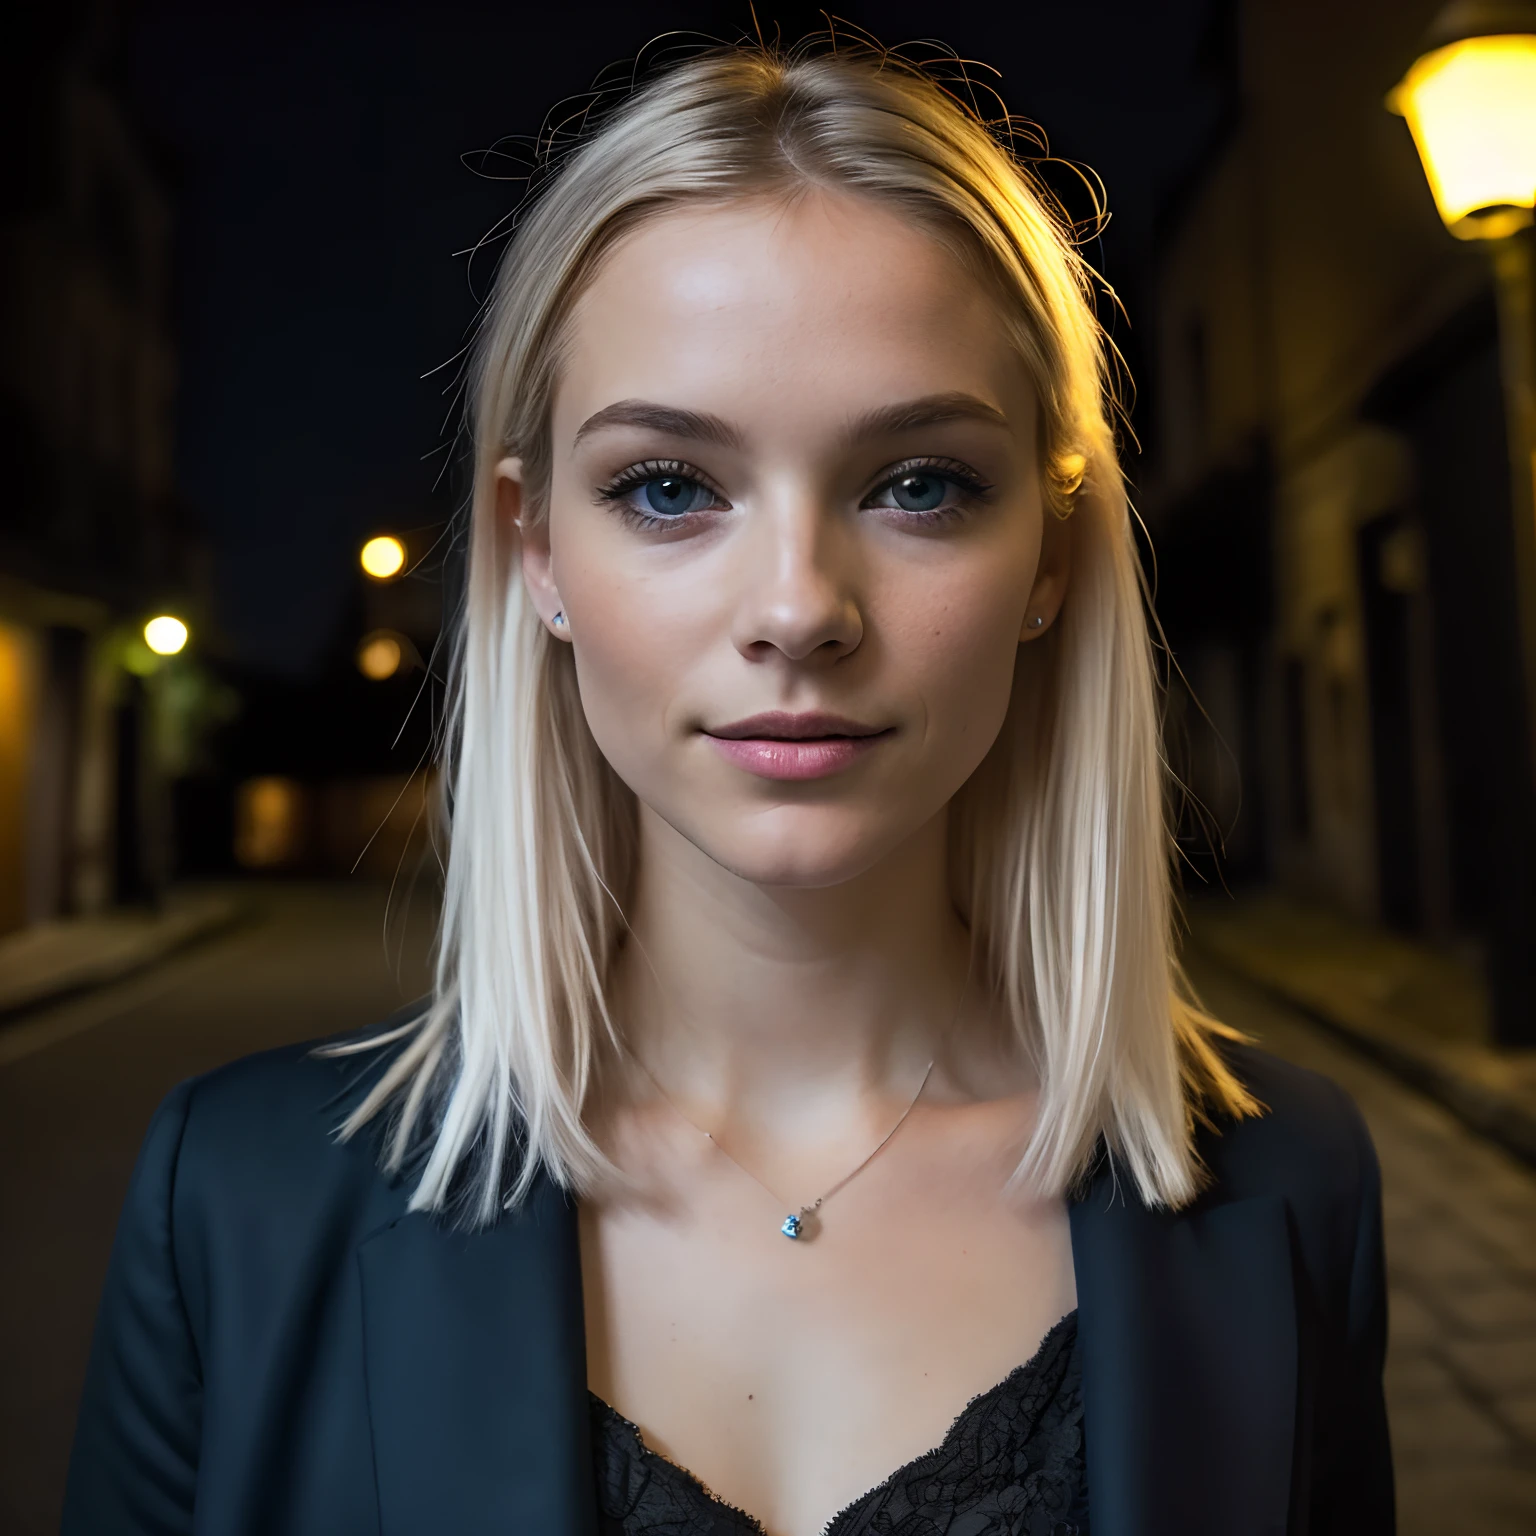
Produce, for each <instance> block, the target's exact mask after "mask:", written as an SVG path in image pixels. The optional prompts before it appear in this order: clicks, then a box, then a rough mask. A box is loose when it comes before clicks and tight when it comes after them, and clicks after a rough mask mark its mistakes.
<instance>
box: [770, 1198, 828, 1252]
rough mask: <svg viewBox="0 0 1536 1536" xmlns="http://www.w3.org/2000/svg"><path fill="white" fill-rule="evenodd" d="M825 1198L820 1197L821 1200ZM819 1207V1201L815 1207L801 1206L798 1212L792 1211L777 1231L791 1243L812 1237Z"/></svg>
mask: <svg viewBox="0 0 1536 1536" xmlns="http://www.w3.org/2000/svg"><path fill="white" fill-rule="evenodd" d="M825 1198H826V1197H825V1196H823V1197H822V1199H825ZM820 1206H821V1200H818V1201H817V1202H816V1204H815V1205H802V1206H801V1207H800V1209H799V1210H798V1211H792V1212H791V1213H790V1214H789V1215H788V1216H786V1217H785V1218H784V1225H783V1226H782V1227H780V1228H779V1231H780V1232H782V1233H783V1234H784V1236H785V1237H787V1238H788V1239H789V1240H790V1242H792V1243H798V1242H800V1241H801V1240H802V1239H804V1238H808V1237H811V1236H814V1233H815V1223H816V1212H817V1210H818V1209H819V1208H820Z"/></svg>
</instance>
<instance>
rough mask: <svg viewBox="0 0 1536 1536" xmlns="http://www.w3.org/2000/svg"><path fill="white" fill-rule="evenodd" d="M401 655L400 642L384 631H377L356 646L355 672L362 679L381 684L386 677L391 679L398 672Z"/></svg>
mask: <svg viewBox="0 0 1536 1536" xmlns="http://www.w3.org/2000/svg"><path fill="white" fill-rule="evenodd" d="M402 655H403V652H402V651H401V649H400V641H399V640H398V639H397V638H396V637H395V636H394V635H392V634H390V633H388V632H387V631H386V630H379V631H377V632H376V633H375V634H371V635H367V636H365V637H364V639H363V643H362V644H361V645H359V646H358V648H357V670H358V671H359V672H361V673H362V674H363V676H364V677H371V678H372V679H373V681H374V682H376V683H382V682H383V681H384V679H385V678H386V677H393V676H394V675H395V673H396V672H398V671H399V670H400V660H401V657H402Z"/></svg>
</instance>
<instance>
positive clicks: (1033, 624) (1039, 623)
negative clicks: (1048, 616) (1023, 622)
mask: <svg viewBox="0 0 1536 1536" xmlns="http://www.w3.org/2000/svg"><path fill="white" fill-rule="evenodd" d="M1044 624H1045V615H1044V614H1043V613H1032V614H1030V616H1029V627H1030V628H1031V629H1040V628H1043V627H1044Z"/></svg>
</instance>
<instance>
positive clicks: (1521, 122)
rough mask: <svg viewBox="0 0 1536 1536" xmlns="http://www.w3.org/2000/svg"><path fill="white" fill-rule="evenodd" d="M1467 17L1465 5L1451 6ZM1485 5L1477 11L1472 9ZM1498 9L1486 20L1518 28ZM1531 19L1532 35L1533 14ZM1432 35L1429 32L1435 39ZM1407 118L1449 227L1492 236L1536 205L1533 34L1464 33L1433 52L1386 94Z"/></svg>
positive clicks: (1517, 224)
mask: <svg viewBox="0 0 1536 1536" xmlns="http://www.w3.org/2000/svg"><path fill="white" fill-rule="evenodd" d="M1453 9H1457V10H1460V11H1461V12H1462V14H1463V16H1465V15H1466V12H1467V11H1468V10H1469V9H1470V8H1469V7H1456V8H1453ZM1478 9H1479V10H1480V11H1483V10H1485V8H1483V7H1479V8H1478ZM1510 9H1511V8H1510V7H1506V6H1500V7H1498V8H1497V13H1494V14H1487V15H1486V16H1485V21H1486V23H1487V24H1492V25H1501V26H1502V25H1510V26H1513V25H1517V19H1516V18H1513V17H1510V16H1508V15H1507V14H1503V13H1507V12H1508V11H1509V10H1510ZM1528 25H1530V26H1531V29H1532V32H1536V18H1533V19H1532V20H1531V21H1530V22H1529V23H1528ZM1433 37H1434V34H1431V40H1432V41H1433ZM1387 104H1388V106H1389V107H1391V109H1392V110H1393V111H1394V112H1397V113H1399V114H1400V115H1401V116H1403V117H1404V118H1406V119H1407V121H1408V127H1409V129H1410V131H1411V132H1412V134H1413V142H1414V144H1415V145H1416V146H1417V148H1418V151H1419V158H1420V160H1422V161H1423V163H1424V174H1425V176H1427V177H1428V178H1429V188H1430V191H1431V192H1433V193H1434V195H1435V206H1436V207H1437V208H1438V209H1439V210H1440V217H1441V218H1442V219H1444V220H1445V227H1446V228H1447V229H1449V230H1450V232H1451V233H1452V234H1453V235H1455V236H1457V238H1458V239H1462V240H1479V239H1498V238H1500V237H1502V236H1504V235H1512V234H1514V232H1515V231H1516V230H1518V229H1524V228H1526V227H1527V226H1528V225H1529V224H1530V223H1531V211H1532V205H1533V204H1536V35H1531V33H1530V32H1524V31H1515V32H1508V33H1501V34H1500V35H1498V36H1492V37H1489V36H1482V37H1463V38H1459V39H1457V40H1456V41H1453V42H1448V43H1446V44H1445V45H1444V46H1443V47H1439V48H1431V50H1430V51H1429V52H1428V53H1425V54H1423V55H1422V56H1421V57H1420V58H1419V59H1418V60H1417V61H1416V62H1415V63H1414V65H1413V67H1412V68H1411V69H1409V71H1408V73H1407V74H1406V75H1404V76H1403V79H1402V83H1401V84H1400V85H1399V86H1398V87H1397V89H1396V90H1394V91H1393V92H1392V94H1391V95H1390V96H1389V97H1388V98H1387Z"/></svg>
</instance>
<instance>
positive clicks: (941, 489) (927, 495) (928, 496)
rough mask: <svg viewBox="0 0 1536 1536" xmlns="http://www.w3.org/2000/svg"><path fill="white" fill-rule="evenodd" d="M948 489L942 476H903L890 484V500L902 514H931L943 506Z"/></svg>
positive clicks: (947, 482)
mask: <svg viewBox="0 0 1536 1536" xmlns="http://www.w3.org/2000/svg"><path fill="white" fill-rule="evenodd" d="M949 488H950V482H949V481H948V480H947V479H945V477H944V476H943V475H932V474H912V475H903V476H902V477H901V478H900V479H899V480H895V481H893V482H892V483H891V498H892V500H893V501H895V503H896V505H897V506H898V507H900V508H901V510H902V511H903V512H933V511H936V510H937V509H938V508H939V507H941V506H942V505H943V504H944V497H945V496H946V495H947V494H948V492H949Z"/></svg>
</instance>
